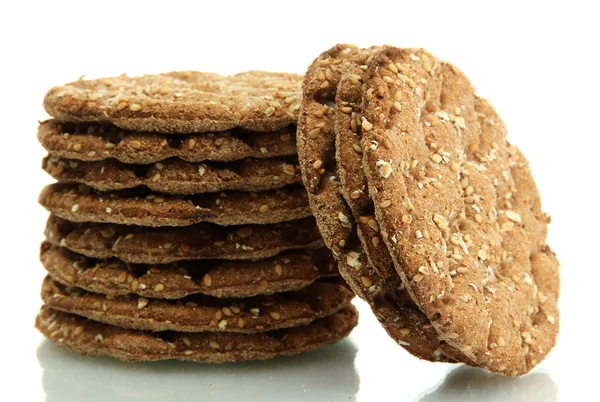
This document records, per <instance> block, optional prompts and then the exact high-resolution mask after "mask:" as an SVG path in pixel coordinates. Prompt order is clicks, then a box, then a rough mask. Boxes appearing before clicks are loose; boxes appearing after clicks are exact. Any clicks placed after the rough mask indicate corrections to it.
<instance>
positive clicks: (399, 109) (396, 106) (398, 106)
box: [394, 101, 402, 112]
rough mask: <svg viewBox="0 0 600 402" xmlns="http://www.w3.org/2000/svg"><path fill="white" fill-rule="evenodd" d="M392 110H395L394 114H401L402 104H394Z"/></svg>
mask: <svg viewBox="0 0 600 402" xmlns="http://www.w3.org/2000/svg"><path fill="white" fill-rule="evenodd" d="M394 110H396V112H401V111H402V104H401V103H400V102H397V101H396V102H394Z"/></svg>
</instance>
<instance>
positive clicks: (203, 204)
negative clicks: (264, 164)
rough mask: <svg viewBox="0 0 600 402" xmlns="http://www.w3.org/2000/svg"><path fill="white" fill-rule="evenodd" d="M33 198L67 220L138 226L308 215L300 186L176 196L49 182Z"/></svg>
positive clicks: (272, 220) (264, 220)
mask: <svg viewBox="0 0 600 402" xmlns="http://www.w3.org/2000/svg"><path fill="white" fill-rule="evenodd" d="M39 202H40V204H42V205H43V206H44V207H45V208H46V209H48V210H49V211H50V212H51V213H53V214H54V215H56V216H58V217H61V218H63V219H67V220H70V221H72V222H106V223H118V224H125V225H139V226H187V225H192V224H194V223H199V222H210V223H215V224H218V225H222V226H228V225H246V224H269V223H278V222H285V221H291V220H295V219H302V218H306V217H308V216H310V215H311V212H310V208H309V206H308V200H307V198H306V191H305V190H304V189H303V188H300V187H284V188H281V189H278V190H268V191H263V192H259V193H244V192H237V191H231V192H224V193H207V194H199V195H189V196H176V195H168V194H161V193H154V192H151V191H144V190H143V188H135V189H131V190H122V191H112V192H97V191H94V190H92V189H91V188H90V187H87V186H85V185H83V184H81V185H78V184H61V183H55V184H51V185H49V186H47V187H46V188H45V189H44V190H42V193H41V194H40V197H39Z"/></svg>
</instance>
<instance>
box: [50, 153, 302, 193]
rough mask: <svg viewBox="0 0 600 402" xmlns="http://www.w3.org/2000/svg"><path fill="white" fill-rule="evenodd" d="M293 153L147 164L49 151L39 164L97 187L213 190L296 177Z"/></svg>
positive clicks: (266, 186)
mask: <svg viewBox="0 0 600 402" xmlns="http://www.w3.org/2000/svg"><path fill="white" fill-rule="evenodd" d="M295 163H296V161H295V159H294V158H270V159H251V158H248V159H244V160H241V161H235V162H228V163H222V162H221V163H219V162H212V163H210V162H209V163H191V162H186V161H183V160H181V159H177V158H171V159H167V160H164V161H162V162H157V163H154V164H151V165H137V164H135V165H134V164H126V163H122V162H119V161H117V160H115V159H106V160H102V161H96V162H86V161H80V160H74V159H65V158H61V157H59V156H48V157H46V158H44V160H43V162H42V167H43V169H44V170H45V171H46V172H47V173H48V174H49V175H50V176H52V177H53V178H55V179H56V180H58V181H61V182H65V183H80V184H86V185H88V186H90V187H93V188H95V189H97V190H100V191H111V190H122V189H127V188H134V187H138V186H145V187H147V188H149V189H151V190H154V191H158V192H162V193H168V194H197V193H212V192H217V191H226V190H235V191H264V190H271V189H275V188H281V187H283V186H285V185H288V184H293V183H298V182H300V181H301V177H300V172H299V170H298V168H297V167H296V165H295Z"/></svg>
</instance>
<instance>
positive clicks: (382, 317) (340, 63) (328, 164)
mask: <svg viewBox="0 0 600 402" xmlns="http://www.w3.org/2000/svg"><path fill="white" fill-rule="evenodd" d="M380 50H381V49H380V48H371V49H357V48H355V47H350V46H346V45H337V46H335V47H334V48H332V49H330V50H329V51H327V52H324V53H323V54H321V55H320V56H319V57H318V58H317V59H316V60H315V62H313V64H312V65H311V67H310V68H309V70H308V72H307V76H306V80H305V84H304V91H305V92H304V100H303V104H302V107H303V109H302V112H301V119H300V122H299V127H298V147H299V148H298V154H299V157H300V167H301V170H302V174H303V179H304V181H305V183H307V189H308V194H309V200H310V201H311V207H312V210H313V213H314V214H315V216H316V218H317V223H318V225H319V229H320V231H321V233H322V234H323V237H324V241H325V244H327V245H328V247H330V248H331V249H332V250H333V251H334V253H337V256H338V259H339V269H340V273H341V274H342V276H343V277H344V278H345V279H346V280H347V282H348V283H349V284H350V286H351V287H352V289H353V290H354V291H355V292H356V293H357V294H358V295H359V296H360V297H361V298H362V299H364V300H366V301H367V302H368V303H369V305H370V306H371V308H372V309H373V311H374V313H375V314H376V316H377V318H378V319H379V321H380V322H381V324H382V326H383V327H384V328H385V329H386V331H387V332H388V334H389V335H390V336H391V337H392V338H393V339H394V340H396V341H397V342H398V343H399V344H400V345H402V346H403V347H404V348H405V349H407V350H408V351H409V352H410V353H412V354H414V355H415V356H418V357H419V358H422V359H428V360H433V361H445V360H448V359H447V357H446V356H444V355H443V354H442V351H441V350H440V348H442V349H443V348H444V345H442V344H441V343H440V341H439V339H438V336H437V334H436V333H435V330H433V329H432V328H431V325H430V324H429V321H428V320H427V317H425V316H424V315H423V314H422V313H421V312H420V311H419V309H418V307H417V306H416V305H414V304H413V303H412V302H411V301H410V299H409V297H408V296H407V295H405V291H403V290H402V287H401V285H402V284H401V282H400V280H399V278H398V277H397V275H396V274H395V272H393V268H392V267H390V266H389V265H390V264H391V260H390V259H389V256H387V259H388V263H387V264H388V265H385V264H382V263H381V262H380V260H381V259H377V262H378V263H379V264H380V265H379V266H378V267H377V268H378V269H377V270H373V269H372V267H371V266H370V264H369V262H368V261H367V259H366V258H365V255H364V253H363V252H362V250H361V244H359V240H358V238H357V233H356V231H357V229H358V230H360V231H361V232H360V236H361V240H366V243H365V242H364V241H363V243H365V246H366V248H368V249H369V250H370V251H372V252H373V254H374V255H375V254H377V253H378V254H380V255H383V257H385V256H386V253H387V251H385V249H383V247H384V245H383V243H381V244H379V243H378V244H374V243H373V242H372V239H371V236H369V234H370V233H372V232H373V231H374V230H376V229H378V226H377V223H376V222H375V221H374V220H373V219H367V220H365V221H363V219H364V218H365V216H364V214H365V213H366V212H365V211H366V210H367V209H368V208H369V205H368V204H369V203H370V198H369V197H368V191H367V189H366V186H365V188H363V189H362V191H363V193H360V197H355V196H354V195H353V194H350V195H348V199H349V204H350V206H351V208H348V206H347V205H346V202H345V200H344V198H343V197H342V195H341V194H340V190H341V188H343V186H342V184H345V185H346V186H347V187H352V185H351V183H353V182H354V181H362V180H364V174H363V173H362V171H360V170H361V167H360V152H362V151H361V150H357V149H356V147H354V146H352V145H354V144H356V143H357V138H354V137H355V134H354V132H353V130H358V128H359V125H360V120H359V118H358V116H357V114H358V113H359V112H360V110H359V108H360V100H361V98H362V86H361V84H360V82H361V80H362V75H363V73H364V68H366V67H368V64H370V61H371V60H372V56H373V55H375V54H377V53H378V52H379V51H380ZM361 66H364V67H361ZM328 77H330V78H328ZM330 81H332V83H330ZM324 82H327V85H325V84H324ZM339 90H341V91H342V92H341V93H338V91H339ZM334 99H335V100H336V101H337V105H336V106H337V107H339V108H340V110H337V107H336V109H333V110H331V109H328V110H327V111H326V112H325V113H321V111H322V104H323V103H324V102H333V100H334ZM350 103H352V105H351V104H350ZM310 110H316V111H317V112H318V113H316V114H315V113H312V114H310ZM346 116H347V117H346ZM319 127H320V128H319ZM317 128H319V129H318V130H317ZM325 128H327V130H325ZM334 129H335V132H334ZM315 130H316V131H315ZM348 130H349V131H348ZM335 134H337V137H338V142H346V141H348V142H351V143H352V144H350V145H349V147H350V149H348V144H342V146H340V145H338V155H337V159H338V163H340V162H341V163H343V164H344V166H343V167H342V168H340V166H337V165H338V163H336V149H335V148H334V144H333V142H334V140H335V139H336V138H335ZM347 137H349V138H347ZM346 151H349V152H346ZM342 157H343V158H353V159H358V161H359V163H358V168H356V164H355V163H352V161H349V160H348V161H341V160H340V159H341V158H342ZM347 170H357V171H353V172H352V173H350V172H348V171H347ZM339 171H341V173H344V174H348V175H354V177H353V178H350V177H346V179H345V182H342V183H340V182H339V180H338V179H335V180H331V177H332V176H333V177H336V175H337V173H338V172H339ZM343 189H344V190H346V188H343ZM354 190H355V189H354V188H353V191H354ZM371 209H372V206H371ZM350 211H351V212H352V214H351V212H350ZM371 213H372V212H371ZM353 216H356V218H357V219H358V220H359V224H358V225H355V223H354V219H353ZM353 226H354V227H353ZM382 271H385V272H386V273H387V274H386V276H387V277H388V280H387V281H384V280H382V278H381V276H380V274H379V272H382ZM389 271H392V274H393V275H390V274H389ZM462 360H464V359H462Z"/></svg>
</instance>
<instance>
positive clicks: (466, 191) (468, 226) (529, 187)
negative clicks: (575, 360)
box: [362, 49, 559, 375]
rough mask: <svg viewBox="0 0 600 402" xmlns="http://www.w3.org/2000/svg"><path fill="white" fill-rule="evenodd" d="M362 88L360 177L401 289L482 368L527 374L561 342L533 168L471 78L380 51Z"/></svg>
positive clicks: (551, 258) (398, 52)
mask: <svg viewBox="0 0 600 402" xmlns="http://www.w3.org/2000/svg"><path fill="white" fill-rule="evenodd" d="M365 85H366V90H365V97H364V101H363V110H362V114H363V116H362V118H363V121H362V132H363V150H364V159H363V167H364V169H365V172H366V174H367V178H368V183H369V188H370V193H371V196H372V197H373V200H374V203H375V212H376V217H377V221H378V223H379V226H380V227H381V232H382V238H383V240H384V241H385V243H386V245H387V247H388V249H389V250H390V253H391V256H392V258H393V259H394V262H395V267H396V269H397V271H398V273H399V275H400V276H401V277H402V280H403V282H404V283H405V284H406V288H407V289H408V291H409V292H410V294H411V296H412V297H413V299H414V300H415V302H416V303H417V304H418V306H419V307H420V309H421V310H422V311H423V312H424V313H425V314H426V315H427V316H428V317H429V319H430V320H431V322H432V324H433V325H434V327H435V328H436V330H437V331H438V332H439V333H440V335H441V336H442V337H443V338H444V339H445V341H446V342H447V343H449V344H450V345H452V346H453V347H455V348H457V349H458V350H460V351H461V352H462V353H464V354H465V355H467V356H468V357H469V358H471V359H472V360H473V361H474V362H475V363H476V364H478V365H479V366H481V367H483V368H485V369H488V370H491V371H494V372H497V373H501V374H506V375H520V374H524V373H526V372H528V371H529V370H530V369H531V368H532V367H533V366H535V365H536V364H537V363H539V362H540V361H541V360H542V359H543V358H544V357H545V356H546V354H547V353H548V352H549V350H550V349H551V348H552V346H553V345H554V344H555V341H556V336H557V333H558V319H559V317H558V309H557V299H558V292H559V277H558V261H557V260H556V257H555V255H554V253H553V252H552V251H551V250H550V248H549V247H548V246H547V245H546V242H545V240H546V225H547V222H549V219H548V217H547V216H546V215H545V214H544V213H543V212H542V210H541V204H540V198H539V194H538V191H537V188H536V186H535V182H534V180H533V177H532V175H531V172H530V169H529V166H528V162H527V160H526V159H525V158H524V157H523V155H521V153H520V152H519V151H518V149H517V148H516V147H515V146H513V145H511V144H510V143H509V142H508V141H507V139H506V129H505V127H504V124H503V123H502V120H501V119H500V117H499V116H498V115H497V114H496V113H495V111H494V110H493V108H492V107H491V106H490V105H489V104H488V103H487V101H485V100H483V99H481V98H478V97H477V96H475V94H474V90H473V88H472V86H471V84H470V82H469V81H468V80H467V78H466V77H465V76H464V74H463V73H462V72H460V71H459V70H458V69H457V68H456V67H454V66H452V65H450V64H448V63H443V62H439V61H438V60H436V59H435V58H434V57H433V56H432V55H431V54H429V53H427V52H426V51H423V50H418V51H410V50H402V49H387V50H385V51H384V52H382V53H380V54H379V55H378V56H377V57H376V58H375V60H374V61H373V64H372V66H371V67H370V69H369V72H368V74H367V79H366V81H365ZM396 102H397V103H399V105H396ZM374 143H376V144H378V145H377V146H374V147H369V146H367V144H374Z"/></svg>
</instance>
